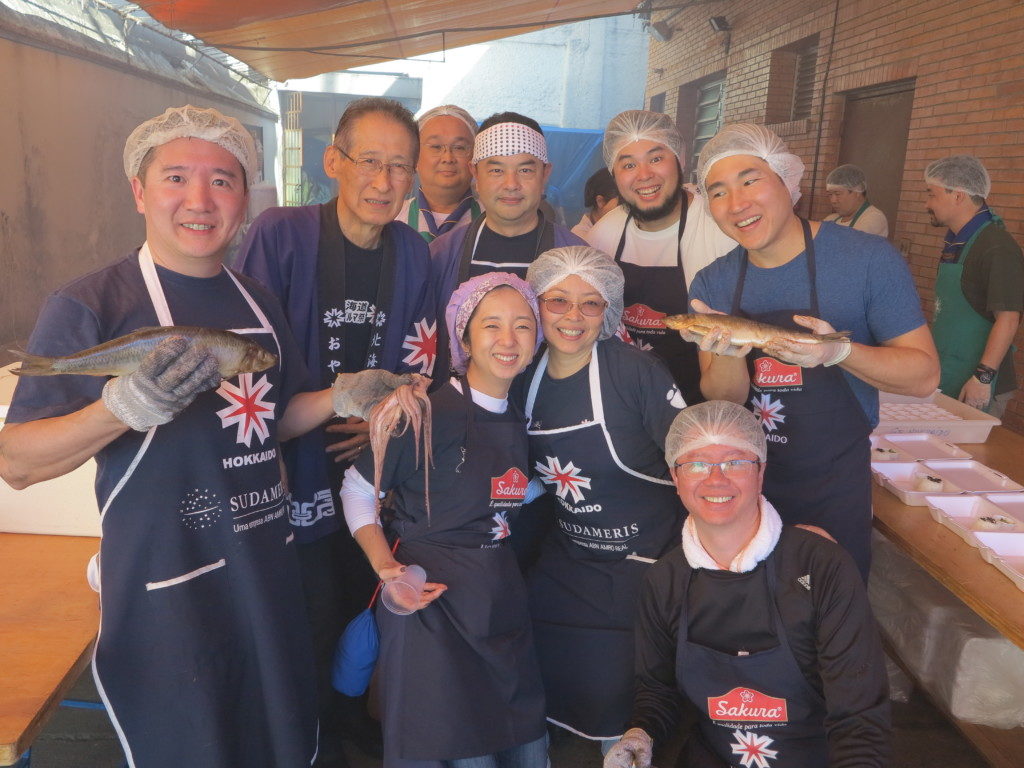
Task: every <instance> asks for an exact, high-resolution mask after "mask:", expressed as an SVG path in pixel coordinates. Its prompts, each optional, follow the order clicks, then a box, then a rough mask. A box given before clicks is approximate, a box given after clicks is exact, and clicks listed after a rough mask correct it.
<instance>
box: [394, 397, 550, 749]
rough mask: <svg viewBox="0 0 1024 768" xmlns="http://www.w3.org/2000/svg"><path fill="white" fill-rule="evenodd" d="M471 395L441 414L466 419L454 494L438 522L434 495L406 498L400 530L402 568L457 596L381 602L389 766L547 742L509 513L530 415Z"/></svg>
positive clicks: (522, 483) (522, 486)
mask: <svg viewBox="0 0 1024 768" xmlns="http://www.w3.org/2000/svg"><path fill="white" fill-rule="evenodd" d="M445 386H447V387H451V386H452V385H451V384H450V383H447V384H446V385H445ZM462 391H463V400H462V402H463V404H464V406H465V407H464V408H459V409H457V410H455V409H452V410H441V409H436V410H435V411H434V418H435V419H465V420H466V441H465V445H464V446H462V447H461V448H462V449H463V450H462V454H463V460H462V461H461V463H456V468H455V472H456V473H457V474H458V479H457V484H456V486H455V491H454V492H453V493H451V494H450V495H446V496H445V498H443V499H440V498H437V497H434V498H433V499H432V504H431V515H432V518H431V520H430V521H429V522H428V519H427V513H426V509H425V508H424V507H423V499H422V498H418V499H417V498H412V496H413V495H414V494H407V495H406V496H404V497H403V501H404V502H405V504H406V508H407V513H408V512H410V511H411V519H408V518H406V516H405V515H403V518H402V519H396V520H395V521H394V523H393V524H392V526H391V530H390V533H391V534H392V535H394V536H398V537H399V538H400V543H399V545H398V550H397V552H396V554H395V558H396V559H397V560H398V562H400V563H404V564H416V565H420V566H422V567H423V569H424V570H425V571H426V572H427V580H428V581H432V582H438V583H441V584H445V585H447V587H448V590H447V591H446V592H445V593H444V594H443V595H442V596H441V597H440V598H438V599H437V600H436V601H435V602H433V603H431V604H430V605H428V606H427V607H426V608H423V609H422V610H419V611H416V612H415V613H412V614H409V615H408V616H397V615H395V614H393V613H391V612H390V611H388V610H387V609H386V608H384V607H383V606H381V605H380V604H378V607H377V621H378V622H379V623H380V630H381V657H380V663H379V667H378V678H379V680H381V681H382V685H383V687H384V710H385V712H384V768H398V767H399V766H413V765H416V766H423V765H438V763H439V762H440V761H445V760H456V759H460V758H468V757H479V756H483V755H490V754H493V753H495V752H500V751H502V750H505V749H509V748H511V747H516V746H520V745H522V744H527V743H529V742H531V741H535V740H537V739H539V738H541V737H542V736H543V735H544V728H545V726H544V693H543V689H542V686H541V682H540V674H539V672H538V669H537V661H536V656H535V654H534V649H533V636H532V634H531V631H530V618H529V613H528V611H527V601H526V586H525V584H524V583H523V579H522V576H521V575H520V573H519V566H518V565H517V564H516V558H515V554H514V553H513V551H512V548H511V547H509V546H508V545H507V542H508V534H509V517H510V516H513V515H514V514H515V513H516V512H518V510H519V509H520V508H521V507H522V503H523V499H524V498H525V497H526V484H527V480H528V478H527V475H526V472H525V468H526V466H527V458H528V453H527V450H528V449H527V442H526V431H525V429H524V424H523V418H522V415H521V414H519V413H518V412H516V411H514V410H511V409H510V410H509V411H508V412H507V413H505V414H492V413H489V412H487V411H485V410H484V409H482V408H480V407H479V406H477V405H475V404H474V403H473V401H472V396H471V394H470V389H469V385H468V383H467V382H466V380H465V379H463V380H462ZM451 450H459V447H457V446H452V447H451ZM442 461H443V460H439V461H438V462H437V466H444V465H443V463H442ZM416 495H418V494H416ZM410 507H411V508H410Z"/></svg>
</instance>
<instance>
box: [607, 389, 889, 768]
mask: <svg viewBox="0 0 1024 768" xmlns="http://www.w3.org/2000/svg"><path fill="white" fill-rule="evenodd" d="M665 443H666V446H665V460H666V462H667V463H668V465H669V466H670V467H672V476H673V479H674V480H675V485H676V489H677V490H678V492H679V498H680V499H682V501H683V503H684V504H685V505H686V509H687V510H689V513H690V514H689V517H687V519H686V523H685V525H684V526H683V545H682V547H678V546H677V547H674V548H673V550H672V551H671V552H669V554H667V555H666V556H665V557H664V558H663V559H662V560H660V561H659V562H658V563H657V564H656V565H654V566H653V567H652V568H651V569H650V571H649V573H648V575H647V578H646V580H645V583H644V586H643V590H642V594H641V597H640V600H639V608H638V614H639V615H638V619H637V667H636V671H637V676H636V694H635V706H634V709H633V716H632V718H631V719H630V726H632V727H631V728H630V729H629V730H628V731H627V732H626V734H625V736H623V737H622V739H621V740H620V741H619V743H618V744H616V745H615V746H614V747H612V748H611V750H610V751H609V752H608V755H607V756H606V758H605V762H604V768H633V766H636V768H648V766H650V764H651V750H652V746H653V745H657V744H659V743H660V741H661V740H662V739H663V738H664V737H666V736H668V735H670V734H671V733H672V732H674V731H675V728H676V724H677V723H678V721H679V709H680V704H682V706H683V707H684V708H685V710H686V711H687V713H688V714H689V717H688V718H687V721H688V722H691V723H693V724H694V729H693V730H694V732H693V733H692V734H691V735H690V737H689V738H688V740H687V742H686V746H685V748H684V755H685V757H684V759H683V760H681V761H680V764H681V765H682V764H685V765H687V766H689V767H690V768H712V767H714V768H718V767H719V766H727V765H745V766H768V765H771V767H772V768H825V766H857V767H858V768H860V767H861V766H883V765H888V764H889V757H890V754H889V753H890V745H889V730H890V719H889V699H888V678H887V676H886V672H885V660H884V657H883V655H882V647H881V643H880V641H879V637H878V632H877V630H876V629H875V625H874V621H873V619H872V617H871V609H870V607H869V605H868V600H867V595H866V593H865V590H864V585H863V582H862V581H861V579H860V575H859V573H858V571H857V567H856V566H855V565H854V562H853V560H852V559H851V558H850V556H849V555H848V554H847V553H846V551H845V550H843V549H842V547H840V546H839V545H838V544H836V543H835V542H834V541H831V540H829V539H826V538H825V537H824V536H820V535H818V534H816V533H811V532H808V531H806V530H799V529H798V527H791V526H783V524H782V520H781V519H780V517H779V514H778V512H776V511H775V509H774V507H772V505H771V504H770V503H769V502H768V500H767V499H765V497H764V496H763V495H762V494H761V488H762V484H763V481H764V460H765V455H766V453H767V448H766V445H767V442H766V440H765V433H764V430H763V429H762V427H761V425H760V423H759V422H758V420H757V419H756V418H755V417H754V415H753V414H751V413H750V411H748V410H747V409H746V408H744V407H743V406H741V405H737V404H735V403H729V402H725V401H722V400H712V401H709V402H706V403H701V404H700V405H695V406H693V407H691V408H687V409H686V410H685V411H683V412H682V413H681V414H679V416H677V417H676V420H675V422H674V423H673V424H672V428H671V430H670V431H669V434H668V437H667V438H666V440H665Z"/></svg>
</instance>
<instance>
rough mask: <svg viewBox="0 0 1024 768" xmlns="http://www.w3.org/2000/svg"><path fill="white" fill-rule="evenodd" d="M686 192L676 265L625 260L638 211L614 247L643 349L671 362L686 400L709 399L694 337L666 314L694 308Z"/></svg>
mask: <svg viewBox="0 0 1024 768" xmlns="http://www.w3.org/2000/svg"><path fill="white" fill-rule="evenodd" d="M686 210H687V198H686V193H685V192H684V193H683V208H682V211H681V212H680V215H679V229H678V232H676V263H675V265H674V266H671V267H644V266H641V265H639V264H631V263H629V262H628V261H623V260H622V251H623V249H624V248H625V246H626V232H627V231H628V230H629V223H630V221H632V220H633V214H629V216H627V217H626V224H625V226H624V227H623V228H622V235H621V236H620V237H619V245H618V247H617V248H616V249H615V263H616V264H618V265H619V267H620V268H621V269H622V274H623V276H624V277H625V278H626V285H625V289H624V290H623V302H624V305H625V310H623V313H622V322H623V324H624V325H625V326H626V330H627V331H629V335H630V337H631V338H632V339H633V343H634V344H635V345H636V346H638V347H640V349H647V350H650V351H652V352H654V354H656V355H657V356H658V357H660V358H661V359H662V360H663V361H665V365H667V366H668V370H669V373H671V374H672V378H673V379H675V381H676V384H678V385H679V391H680V392H682V394H683V399H684V400H685V401H686V404H687V405H696V404H697V403H702V402H704V399H705V398H704V395H703V394H701V391H700V362H699V360H698V355H697V352H698V348H697V345H696V344H694V343H693V342H689V341H683V337H682V336H680V335H679V333H678V332H676V331H673V330H670V329H669V328H668V327H667V326H666V325H665V323H664V322H663V320H664V319H665V317H667V316H668V315H682V314H686V313H688V312H690V308H689V302H690V297H689V295H688V292H687V289H686V276H685V274H684V273H683V251H682V240H683V230H684V229H686Z"/></svg>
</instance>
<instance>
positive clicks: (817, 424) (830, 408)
mask: <svg viewBox="0 0 1024 768" xmlns="http://www.w3.org/2000/svg"><path fill="white" fill-rule="evenodd" d="M801 223H802V224H803V230H804V249H805V251H806V254H807V277H808V281H809V283H810V302H809V306H808V307H806V308H805V307H800V308H782V309H776V310H772V311H770V312H761V313H748V312H744V311H743V308H742V306H741V300H742V297H743V284H744V282H745V280H746V276H747V265H748V264H749V258H748V257H747V255H746V253H745V252H744V254H743V258H742V260H741V261H740V272H739V277H738V279H737V281H736V292H735V293H734V294H733V301H732V309H731V310H730V314H732V315H736V316H739V317H746V318H749V319H751V320H756V321H757V322H759V323H768V324H770V325H776V326H780V327H782V328H788V329H792V330H796V331H801V332H806V331H807V329H806V328H804V327H803V326H800V325H797V323H796V322H794V320H793V315H809V316H811V317H821V315H820V314H819V311H820V310H819V308H818V288H817V282H816V276H817V269H816V266H815V261H814V239H813V238H812V237H811V228H810V225H809V224H808V223H807V221H806V220H801ZM747 367H748V369H749V372H750V391H749V392H748V394H747V396H748V400H747V407H748V408H750V409H751V410H752V411H753V412H754V415H755V416H757V417H758V420H759V421H760V422H761V426H762V427H764V430H765V437H766V438H767V439H768V460H767V462H766V467H767V469H766V470H765V476H764V490H763V493H764V495H765V496H766V497H767V498H768V501H770V502H771V503H772V506H774V507H775V509H777V510H778V512H779V515H780V516H781V517H782V521H783V522H784V523H786V524H787V525H796V524H799V523H805V524H809V525H817V526H820V527H822V528H824V529H825V530H826V531H828V532H829V533H830V534H831V535H832V536H833V537H834V538H835V539H836V541H838V542H839V543H840V544H841V545H842V546H843V547H844V548H845V549H846V551H847V552H849V553H850V555H852V556H853V559H854V561H855V562H856V563H857V567H858V568H859V569H860V572H861V575H862V576H863V577H864V579H865V580H867V575H868V569H869V567H870V565H871V472H870V463H871V455H870V450H871V444H870V442H869V440H868V435H869V434H870V433H871V425H870V424H869V423H868V419H867V416H865V415H864V411H863V409H862V408H861V407H860V404H859V403H858V402H857V397H856V395H854V394H853V390H852V389H851V388H850V385H849V384H848V383H847V382H846V378H845V377H844V376H843V372H842V371H841V370H840V368H839V366H831V367H828V368H826V367H825V366H822V365H819V366H816V367H814V368H801V367H800V366H797V365H789V364H788V363H784V362H782V361H781V360H778V359H777V358H774V357H771V356H770V355H768V354H767V353H765V352H764V351H762V350H760V349H755V350H754V351H752V352H751V353H750V354H749V355H747Z"/></svg>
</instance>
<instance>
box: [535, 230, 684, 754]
mask: <svg viewBox="0 0 1024 768" xmlns="http://www.w3.org/2000/svg"><path fill="white" fill-rule="evenodd" d="M527 279H528V281H529V282H530V284H531V286H533V289H534V290H535V291H536V292H537V294H538V297H539V300H540V306H541V310H540V317H541V326H542V328H543V330H544V338H545V339H546V340H547V350H546V352H545V353H544V355H543V357H542V359H541V360H540V361H539V362H535V363H534V364H533V366H532V367H531V369H529V370H528V371H527V373H526V375H525V376H523V377H521V379H520V381H521V382H522V383H523V389H524V393H523V400H524V401H525V406H526V407H525V410H526V415H527V418H528V419H529V424H528V433H529V436H530V461H531V464H532V467H533V472H534V473H535V474H538V475H539V476H540V479H541V480H542V481H543V482H544V484H545V487H546V489H547V490H548V491H549V492H550V493H551V494H552V497H553V501H554V504H553V505H552V506H553V507H554V509H555V512H556V515H555V517H556V520H555V525H554V527H553V530H552V531H551V533H550V534H549V535H548V537H547V539H546V540H545V541H544V543H543V545H542V549H541V554H540V556H539V558H538V560H537V562H536V563H535V564H534V566H533V567H532V568H531V570H530V572H529V574H528V582H529V586H530V601H531V603H530V609H531V615H532V617H533V622H534V635H535V637H536V641H537V648H538V656H539V658H540V662H541V675H542V677H543V679H544V688H545V694H546V696H547V713H548V720H549V721H550V722H552V723H554V724H555V725H558V726H561V727H562V728H565V729H567V730H570V731H572V732H574V733H577V734H579V735H581V736H584V737H586V738H588V739H593V740H600V741H609V740H612V739H616V738H618V737H619V736H620V735H621V734H622V733H623V731H624V730H625V728H626V724H627V719H628V717H629V712H630V706H631V704H632V691H633V620H634V616H635V608H636V600H637V596H638V594H639V588H640V582H641V579H642V577H643V575H644V572H645V571H646V570H647V568H648V567H649V565H650V564H651V563H653V562H654V561H655V559H657V558H658V557H660V556H661V555H663V554H664V553H665V552H666V551H667V550H668V549H669V548H670V547H671V546H672V545H673V544H674V543H675V542H677V541H678V537H679V526H680V524H681V522H682V516H683V508H682V505H681V504H680V503H679V499H678V497H677V496H676V494H675V490H674V489H673V487H672V481H671V480H670V479H669V475H668V472H667V470H666V468H665V465H664V461H663V460H662V457H663V452H664V451H663V447H664V439H665V434H666V433H667V432H668V428H669V425H670V424H671V422H672V419H673V418H674V417H675V416H676V414H677V413H678V412H679V409H680V408H682V407H683V406H684V403H683V399H682V397H681V396H680V394H679V390H678V389H677V388H676V386H675V383H674V381H673V380H672V377H671V375H670V374H669V372H668V370H667V369H666V368H665V366H664V364H663V363H661V362H660V361H659V360H658V359H657V358H656V357H654V356H653V355H650V354H648V353H646V352H643V351H641V350H639V349H637V348H635V347H633V346H630V345H629V344H626V343H624V342H623V341H622V340H621V339H619V338H617V337H616V332H617V330H618V329H619V326H620V320H621V317H622V305H623V302H622V289H623V277H622V270H621V269H620V268H619V266H618V265H617V264H615V262H614V261H613V260H612V259H611V258H610V257H608V256H606V255H605V254H603V253H602V252H600V251H598V250H596V249H594V248H590V247H589V246H567V247H563V248H555V249H553V250H550V251H546V252H545V253H543V254H541V255H540V256H539V257H538V258H537V260H536V261H534V262H533V263H532V264H531V265H530V267H529V269H528V271H527ZM517 386H518V384H517ZM609 745H610V743H609Z"/></svg>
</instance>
